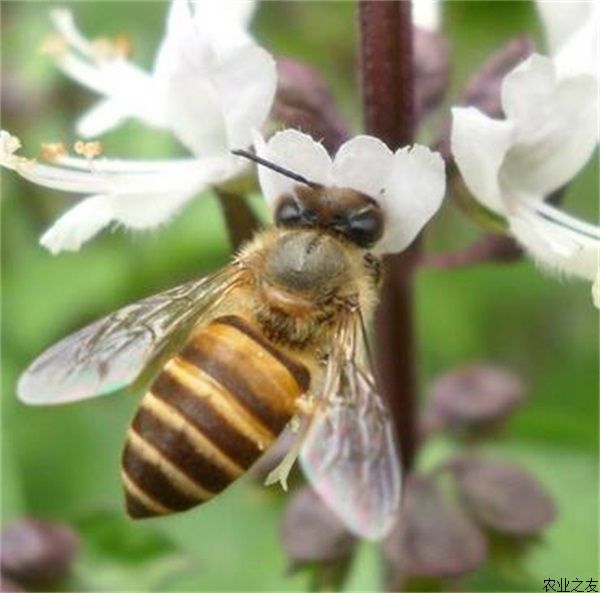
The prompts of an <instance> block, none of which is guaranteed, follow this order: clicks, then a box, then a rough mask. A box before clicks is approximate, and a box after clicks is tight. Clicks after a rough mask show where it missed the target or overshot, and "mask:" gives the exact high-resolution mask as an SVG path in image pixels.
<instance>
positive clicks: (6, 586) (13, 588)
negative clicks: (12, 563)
mask: <svg viewBox="0 0 600 593" xmlns="http://www.w3.org/2000/svg"><path fill="white" fill-rule="evenodd" d="M0 591H2V593H21V591H25V589H23V588H22V587H20V586H19V585H17V583H15V582H14V581H13V580H11V579H9V578H8V577H5V576H4V575H3V574H0Z"/></svg>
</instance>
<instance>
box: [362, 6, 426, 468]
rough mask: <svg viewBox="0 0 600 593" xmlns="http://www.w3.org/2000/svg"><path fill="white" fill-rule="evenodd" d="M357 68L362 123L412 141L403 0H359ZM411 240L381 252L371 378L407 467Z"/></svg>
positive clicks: (411, 403)
mask: <svg viewBox="0 0 600 593" xmlns="http://www.w3.org/2000/svg"><path fill="white" fill-rule="evenodd" d="M359 26H360V71H361V83H362V89H363V105H364V116H365V128H366V132H367V133H368V134H371V135H373V136H377V137H378V138H381V140H383V141H384V142H386V144H387V145H388V146H389V147H390V148H391V149H392V150H396V149H397V148H399V147H400V146H404V145H406V144H410V143H412V142H413V139H414V126H415V113H414V111H415V106H414V99H415V97H414V63H413V47H412V23H411V3H410V1H408V0H404V1H402V2H398V1H395V0H378V1H376V2H375V1H371V0H361V1H360V3H359ZM417 251H418V245H416V244H415V245H413V246H412V247H411V248H410V249H408V250H407V251H405V252H404V253H401V254H398V255H391V256H387V257H386V259H385V272H386V273H385V281H384V286H383V289H382V294H381V297H382V298H381V304H380V306H379V310H378V313H377V317H376V320H375V330H376V350H377V359H378V361H379V376H380V380H381V383H382V388H383V391H384V395H385V396H386V398H387V400H388V403H389V405H390V408H391V412H392V415H393V417H394V421H395V423H396V429H397V432H398V439H399V443H400V450H401V455H402V464H403V466H404V468H405V469H407V470H408V469H410V468H411V466H412V463H413V459H414V454H415V448H416V443H417V418H416V413H417V409H416V407H417V406H416V403H417V402H416V400H417V394H416V391H417V386H416V360H415V336H414V328H413V286H412V285H413V270H414V267H415V262H416V258H417Z"/></svg>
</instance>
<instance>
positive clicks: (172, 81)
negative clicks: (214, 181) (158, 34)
mask: <svg viewBox="0 0 600 593" xmlns="http://www.w3.org/2000/svg"><path fill="white" fill-rule="evenodd" d="M216 71H217V56H216V54H215V52H214V49H213V48H212V47H211V46H210V44H209V43H208V40H207V39H205V38H204V37H202V35H201V34H200V31H199V29H198V27H197V26H196V25H195V24H194V21H193V19H192V13H191V11H190V6H189V5H188V3H187V2H185V1H182V0H174V1H173V2H172V3H171V9H170V11H169V15H168V26H167V35H166V37H165V38H164V40H163V42H162V44H161V47H160V49H159V51H158V54H157V57H156V62H155V66H154V77H155V80H156V84H157V86H158V92H159V94H160V97H161V101H162V103H163V106H164V110H165V117H166V119H167V121H168V125H169V128H170V129H171V130H172V131H173V132H174V133H175V135H176V136H177V137H178V138H179V140H180V141H181V142H182V143H183V144H184V145H185V146H187V147H188V148H189V149H190V150H191V151H192V152H193V153H194V154H197V155H211V154H215V153H219V152H223V151H225V150H227V148H228V143H227V129H226V124H225V115H224V112H223V106H222V103H221V98H220V97H219V94H218V92H217V88H216V86H215V83H214V80H213V79H212V77H213V76H214V74H215V73H216Z"/></svg>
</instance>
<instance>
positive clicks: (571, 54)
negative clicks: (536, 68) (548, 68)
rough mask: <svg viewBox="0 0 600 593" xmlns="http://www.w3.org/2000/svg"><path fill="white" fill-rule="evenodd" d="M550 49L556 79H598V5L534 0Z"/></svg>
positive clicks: (593, 1) (599, 19) (592, 1)
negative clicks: (579, 76) (583, 75)
mask: <svg viewBox="0 0 600 593" xmlns="http://www.w3.org/2000/svg"><path fill="white" fill-rule="evenodd" d="M537 6H538V10H539V11H540V14H541V16H542V20H543V22H544V25H545V28H546V34H547V37H548V43H549V46H550V53H551V54H552V57H553V59H554V61H555V63H556V65H557V67H558V71H559V75H560V76H567V75H574V74H581V73H587V74H592V75H593V76H596V77H597V76H598V36H599V30H600V4H599V3H598V2H597V0H591V1H587V2H573V1H567V2H548V1H543V0H538V2H537Z"/></svg>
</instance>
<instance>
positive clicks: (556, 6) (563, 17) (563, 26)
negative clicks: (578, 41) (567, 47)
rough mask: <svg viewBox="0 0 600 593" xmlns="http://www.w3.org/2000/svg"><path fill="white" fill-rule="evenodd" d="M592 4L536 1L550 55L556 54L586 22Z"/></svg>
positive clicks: (569, 1) (568, 0) (546, 0)
mask: <svg viewBox="0 0 600 593" xmlns="http://www.w3.org/2000/svg"><path fill="white" fill-rule="evenodd" d="M592 4H594V2H573V1H572V0H567V1H566V2H549V1H548V0H537V2H536V5H537V9H538V11H539V13H540V15H541V17H542V21H543V23H544V27H545V29H546V36H547V38H548V45H549V46H550V51H551V52H552V54H556V52H557V51H558V50H559V49H560V47H561V46H562V45H564V44H565V43H566V42H567V41H568V40H569V38H570V37H571V36H572V35H573V34H574V33H575V32H576V31H577V30H578V29H579V28H580V27H582V26H583V25H584V24H585V23H586V22H587V20H588V19H589V18H590V16H591V11H592Z"/></svg>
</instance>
